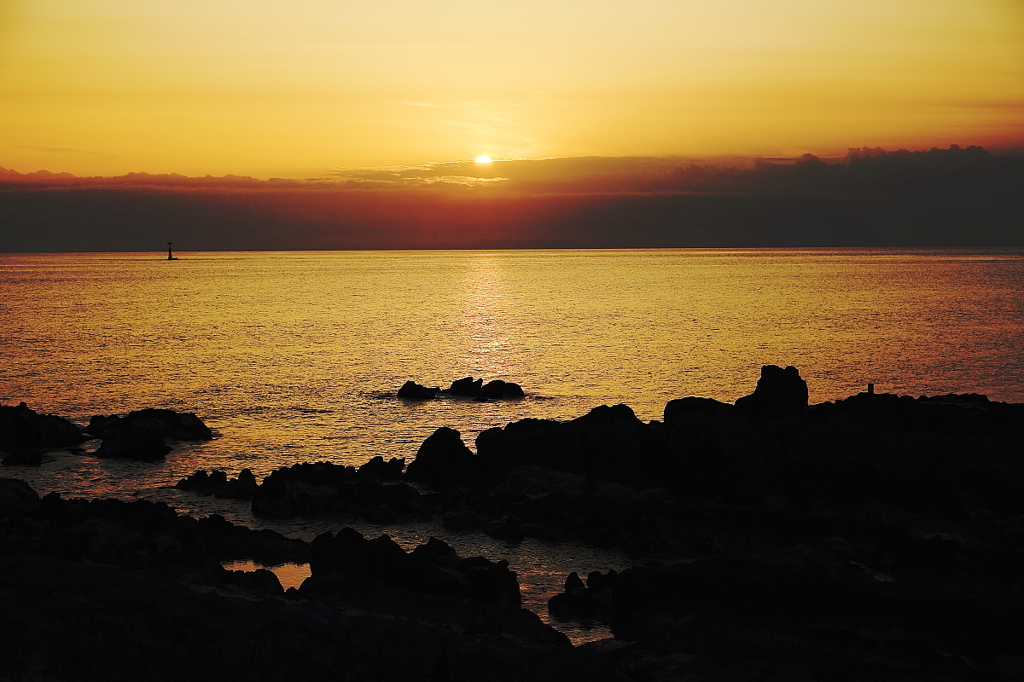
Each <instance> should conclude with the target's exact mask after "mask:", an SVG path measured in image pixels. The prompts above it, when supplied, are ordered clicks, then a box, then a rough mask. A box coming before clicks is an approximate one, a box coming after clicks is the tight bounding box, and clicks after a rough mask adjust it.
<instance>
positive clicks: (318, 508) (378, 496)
mask: <svg viewBox="0 0 1024 682" xmlns="http://www.w3.org/2000/svg"><path fill="white" fill-rule="evenodd" d="M376 460H377V458H375V459H374V460H370V462H367V463H366V464H364V465H363V466H362V467H359V468H358V469H356V468H355V467H347V466H340V465H337V464H332V463H330V462H317V463H314V464H310V463H303V464H296V465H294V466H291V467H288V468H282V469H277V470H276V471H274V472H272V473H271V474H270V475H269V476H267V477H266V478H264V479H263V482H262V483H260V485H259V487H258V488H257V489H256V491H255V492H254V494H253V498H252V513H253V514H255V515H256V516H265V517H271V518H291V517H295V516H322V515H324V514H352V515H354V516H359V517H360V518H363V519H365V520H368V521H371V522H376V523H392V522H396V521H399V520H401V519H409V520H411V519H413V518H424V517H429V516H430V515H431V514H432V513H433V510H432V509H428V508H425V507H424V506H423V505H421V504H420V502H421V496H420V494H419V493H418V492H417V491H416V489H415V488H412V487H411V486H409V485H407V484H405V483H400V482H398V483H391V482H387V483H385V482H386V481H390V480H392V479H393V477H395V475H396V474H397V473H398V472H401V470H402V465H403V464H404V460H401V459H392V460H390V461H389V462H384V461H383V459H381V460H380V461H379V462H378V461H376Z"/></svg>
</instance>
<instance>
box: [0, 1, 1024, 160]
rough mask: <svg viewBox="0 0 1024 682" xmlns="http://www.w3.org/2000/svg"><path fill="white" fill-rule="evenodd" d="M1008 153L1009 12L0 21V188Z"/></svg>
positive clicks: (40, 10)
mask: <svg viewBox="0 0 1024 682" xmlns="http://www.w3.org/2000/svg"><path fill="white" fill-rule="evenodd" d="M950 143H957V144H961V145H968V144H980V145H983V146H985V147H987V148H998V147H1000V146H1005V145H1014V146H1021V145H1024V3H1022V2H1021V1H1020V0H884V1H882V0H861V1H859V2H825V1H823V0H777V1H775V2H763V1H761V0H718V2H714V3H710V2H706V0H701V1H699V2H698V1H695V0H633V1H631V2H625V0H588V1H587V2H583V1H582V0H560V1H559V2H551V1H550V0H544V1H543V2H542V1H540V0H518V1H517V2H514V3H513V2H489V3H481V2H469V1H468V0H448V1H446V2H431V1H429V0H377V1H375V2H360V3H355V2H338V1H337V0H289V2H283V1H280V0H247V1H246V2H236V1H234V0H223V1H219V2H209V1H208V0H206V1H200V0H179V1H177V2H174V3H168V2H160V3H157V2H153V1H151V0H0V166H3V167H6V168H13V169H15V170H18V171H21V172H29V171H34V170H38V169H42V168H45V169H49V170H53V171H69V172H72V173H75V174H79V175H116V174H121V173H126V172H129V171H148V172H154V173H168V172H175V173H183V174H186V175H205V174H213V175H222V174H226V173H236V174H245V175H253V176H256V177H270V176H280V177H306V176H316V175H322V174H325V173H327V172H329V171H330V169H337V168H339V167H353V166H377V165H387V164H418V163H426V162H438V161H448V160H458V159H469V158H474V157H476V156H477V155H478V154H489V155H490V156H492V157H495V158H540V157H553V156H558V157H571V156H586V155H601V156H624V155H652V156H672V155H682V156H688V157H701V156H709V155H729V154H737V155H748V156H749V155H768V156H772V155H791V154H799V153H803V152H812V153H816V154H820V155H830V154H834V153H842V152H843V151H845V149H846V148H847V147H850V146H872V147H874V146H881V147H886V148H897V147H909V148H928V147H932V146H940V147H945V146H947V145H949V144H950Z"/></svg>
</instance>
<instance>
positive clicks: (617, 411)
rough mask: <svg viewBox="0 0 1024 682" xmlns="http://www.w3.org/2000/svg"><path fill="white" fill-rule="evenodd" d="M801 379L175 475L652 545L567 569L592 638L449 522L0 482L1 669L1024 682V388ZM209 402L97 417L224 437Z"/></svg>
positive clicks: (569, 597)
mask: <svg viewBox="0 0 1024 682" xmlns="http://www.w3.org/2000/svg"><path fill="white" fill-rule="evenodd" d="M807 396H808V392H807V386H806V384H805V383H804V381H803V379H802V378H801V377H800V375H799V372H798V371H797V370H796V369H795V368H791V367H788V368H779V367H774V366H766V367H764V368H763V369H762V373H761V377H760V379H759V381H758V383H757V387H756V389H755V390H754V392H753V393H751V394H750V395H749V396H747V397H745V398H741V399H739V400H737V401H736V403H735V404H728V403H722V402H719V401H715V400H711V399H707V398H696V397H690V398H682V399H680V400H674V401H672V402H670V403H669V404H668V405H667V406H666V408H665V412H664V416H663V419H662V420H659V421H653V422H649V423H644V422H642V421H640V420H639V419H637V418H636V416H635V415H634V414H633V412H632V410H630V408H628V407H627V406H625V405H616V406H611V407H608V406H601V407H598V408H595V409H594V410H592V411H591V412H589V413H588V414H586V415H583V416H581V417H579V418H577V419H574V420H571V421H567V422H555V421H550V420H537V419H527V420H523V421H520V422H513V423H510V424H508V425H506V426H505V427H503V428H500V429H490V430H487V431H484V432H482V433H481V434H480V435H479V436H478V437H477V439H476V442H475V452H474V451H473V450H470V449H469V448H468V447H467V446H466V444H465V443H464V442H463V441H462V439H461V436H460V434H459V433H458V432H457V431H454V430H452V429H446V428H442V429H438V430H437V431H436V432H435V433H434V434H433V435H431V436H430V437H429V438H427V439H426V441H424V443H423V444H422V445H421V446H420V448H419V450H418V452H417V453H416V456H415V458H414V459H413V460H412V461H410V462H408V464H406V462H405V461H404V460H402V459H393V460H390V461H384V460H383V459H381V458H375V459H374V460H371V461H369V462H367V463H366V464H364V465H363V466H361V467H358V468H356V467H344V466H338V465H334V464H331V463H329V462H320V463H307V464H302V465H296V466H292V467H288V468H283V469H278V470H277V471H275V472H273V473H271V474H270V475H269V476H267V477H265V478H264V479H263V480H262V482H257V480H256V478H255V477H254V476H253V475H252V473H251V472H249V471H248V470H243V471H242V472H239V474H238V475H237V477H230V476H228V475H227V473H226V472H206V471H202V472H196V474H194V475H192V476H190V477H188V478H186V479H182V480H181V481H180V482H179V484H178V487H179V488H181V489H183V490H187V491H191V492H192V493H194V494H203V495H217V496H220V497H229V498H234V499H247V500H251V505H252V513H253V514H254V515H256V516H259V517H264V518H303V517H324V516H328V517H332V518H337V519H339V525H340V524H341V522H343V520H344V519H345V518H358V519H363V520H367V521H371V522H374V523H383V524H401V523H404V522H411V521H417V520H426V519H435V520H437V519H440V520H441V521H442V522H443V523H444V525H445V526H446V527H448V528H450V529H456V530H465V531H475V532H482V533H487V534H489V535H491V536H493V537H496V538H499V539H501V540H503V541H505V542H509V543H516V542H519V541H521V540H522V539H523V538H525V537H536V538H543V539H546V540H551V541H574V542H585V543H588V544H592V545H596V546H601V547H610V548H616V549H620V550H624V551H627V552H630V553H632V554H633V555H635V556H645V557H656V558H657V560H656V561H652V562H649V563H647V564H646V565H642V566H637V567H635V568H632V569H628V570H624V571H621V572H615V571H606V569H605V567H602V566H595V567H593V570H592V571H590V572H589V575H587V576H585V577H581V576H579V575H576V574H571V575H568V576H566V581H565V589H564V592H563V593H562V594H559V595H557V596H555V597H554V598H553V599H552V600H551V602H550V604H549V608H550V610H551V613H552V614H554V615H556V616H558V617H559V618H565V619H576V620H580V621H597V622H603V623H606V624H608V625H609V626H610V627H611V629H612V632H613V633H614V634H615V638H614V639H609V640H602V641H600V642H595V643H592V644H587V645H583V646H579V647H575V648H574V647H571V646H569V644H568V640H566V639H565V637H564V636H563V635H561V634H560V633H558V632H557V631H555V630H553V629H551V628H549V627H548V626H546V625H544V624H543V623H541V622H540V620H539V619H538V618H537V617H536V616H535V615H534V614H532V613H530V612H528V611H525V610H523V609H521V608H520V599H519V586H518V582H517V581H516V574H515V569H516V567H515V566H509V565H508V564H506V563H505V562H494V561H491V560H490V559H488V558H485V557H460V556H458V554H457V553H456V552H455V550H454V549H453V548H451V547H449V546H448V545H446V544H445V543H443V542H440V541H438V540H435V539H432V540H431V541H429V542H427V543H425V544H423V545H422V546H420V547H417V548H416V549H414V550H411V551H409V552H406V551H405V550H403V549H402V548H401V547H399V546H398V545H397V544H395V543H394V542H393V541H392V540H391V539H390V538H388V537H387V536H382V537H379V538H376V539H366V538H364V537H362V536H361V535H359V534H358V533H357V532H356V531H353V530H351V529H343V530H341V531H338V532H337V533H336V534H335V533H325V534H323V535H321V536H319V537H317V538H316V539H315V540H314V541H313V542H311V543H305V542H302V541H299V540H289V539H287V538H284V537H283V536H281V535H279V534H277V533H273V532H272V531H252V530H249V529H248V528H245V527H243V526H238V525H233V524H230V523H228V522H227V521H225V520H224V519H222V518H220V517H216V516H214V517H209V518H207V519H201V520H196V519H191V518H189V517H186V516H180V515H177V514H176V513H175V512H174V511H173V510H171V509H169V508H167V507H166V506H164V505H159V504H153V503H149V502H133V503H122V502H116V501H113V500H94V501H84V500H64V499H61V498H60V497H58V496H56V495H47V496H45V497H43V498H41V499H40V498H39V497H38V495H36V494H35V492H34V491H32V490H31V488H29V487H28V486H26V485H25V484H23V483H21V482H20V481H17V480H15V479H0V600H2V603H4V604H5V613H6V614H7V615H6V616H5V618H4V619H3V620H4V622H5V629H4V632H3V634H2V636H0V661H4V663H0V680H3V679H11V680H16V679H22V678H26V676H29V675H35V676H36V677H37V678H41V679H119V678H121V677H124V678H127V677H132V678H133V679H147V680H148V679H154V680H156V679H172V678H173V679H186V678H187V679H214V678H217V679H243V678H245V679H251V678H255V679H270V678H271V677H289V678H291V677H297V676H298V675H304V676H306V677H308V678H310V679H346V680H347V679H352V680H363V679H367V680H369V679H384V680H391V679H395V680H397V679H431V680H479V679H497V680H504V679H508V680H513V679H556V678H557V679H569V680H573V679H588V680H638V681H639V680H677V679H678V680H704V679H723V680H744V679H774V680H807V679H820V680H825V679H828V680H889V679H891V680H896V679H899V680H925V679H929V680H931V679H948V680H1011V679H1020V678H1021V676H1024V655H1022V654H1021V653H1020V647H1019V640H1018V635H1017V631H1018V629H1019V624H1020V623H1022V622H1024V594H1022V589H1021V582H1022V580H1024V405H1016V404H1005V403H994V402H990V401H989V400H988V399H987V398H985V397H984V396H978V395H972V394H964V395H946V396H932V397H921V398H916V399H915V398H910V397H906V396H895V395H887V394H874V393H873V392H867V393H861V394H858V395H855V396H851V397H849V398H847V399H845V400H839V401H835V402H830V403H823V404H820V405H809V404H808V398H807ZM26 410H28V408H27V407H25V406H19V407H17V408H7V407H3V408H2V409H0V449H3V450H7V451H8V452H10V451H12V450H16V451H19V452H26V451H29V450H31V447H40V445H39V444H40V443H42V442H44V440H45V439H46V438H50V439H51V440H45V442H53V441H52V438H57V437H60V438H62V439H64V440H61V442H60V444H59V445H56V446H57V447H65V446H68V447H73V446H74V445H75V443H73V442H72V441H73V440H74V438H73V434H72V433H71V432H70V431H67V429H66V427H64V426H63V425H60V424H59V423H58V422H55V421H53V420H55V419H58V418H55V417H49V416H45V415H37V417H38V419H36V420H33V419H32V418H31V417H30V415H28V414H27V413H26ZM13 411H18V412H13ZM28 412H31V410H28ZM143 412H146V411H143ZM154 412H160V411H154ZM32 414H33V415H34V413H32ZM133 414H137V413H133ZM172 414H173V413H172ZM157 417H159V418H157ZM192 418H194V415H189V416H184V417H182V419H181V420H180V421H176V420H175V419H174V418H171V417H170V416H169V415H166V414H161V415H154V414H152V413H147V414H146V415H143V416H142V417H132V418H131V419H128V418H123V419H125V420H126V421H125V422H124V424H122V425H121V426H120V427H119V426H117V422H110V426H109V427H105V426H104V424H106V423H107V421H108V420H109V419H111V418H104V419H103V420H101V421H99V422H97V424H96V425H95V426H94V425H93V424H90V431H91V433H92V434H93V435H99V434H98V432H102V431H103V429H104V428H110V429H111V431H110V432H108V433H113V432H116V431H117V430H118V429H120V430H121V431H122V432H128V433H144V432H151V433H157V434H158V435H160V434H163V435H162V436H161V437H171V436H168V435H166V434H165V433H164V432H163V431H161V430H166V429H173V428H179V429H185V428H186V427H188V429H187V430H184V431H182V430H178V431H175V432H174V433H175V435H174V436H173V437H174V438H182V437H186V438H187V437H196V438H202V437H203V431H202V429H200V428H199V427H198V425H197V424H195V422H194V421H192ZM195 421H199V420H198V418H195ZM199 423H200V424H201V421H200V422H199ZM12 424H14V425H15V426H11V425H12ZM25 424H36V426H32V428H31V429H29V430H27V431H26V430H25V428H26V427H24V425H25ZM126 424H131V426H130V427H127V426H126ZM18 425H21V428H22V431H17V429H16V427H17V426H18ZM48 434H54V435H53V436H52V438H51V436H50V435H48ZM207 437H208V436H207ZM79 442H80V441H79ZM10 443H14V444H15V445H17V448H12V447H11V446H10V445H9V444H10ZM5 444H6V445H5ZM236 559H251V560H255V561H257V562H258V563H262V564H265V565H271V564H275V563H281V562H284V561H295V562H303V563H305V562H309V563H310V568H311V571H312V575H311V577H310V578H309V579H307V580H306V581H305V582H304V583H303V584H302V586H301V587H300V588H299V589H289V590H287V591H285V590H283V589H282V588H281V586H280V583H279V582H278V581H277V578H276V576H274V575H273V574H272V573H270V572H269V571H256V572H254V573H243V572H240V571H227V570H225V569H223V567H222V566H221V564H222V562H225V561H231V560H236ZM44 585H48V586H49V587H44ZM7 605H10V607H9V608H7ZM172 651H177V652H179V653H178V654H177V655H173V656H172V655H171V653H170V652H172ZM181 651H188V652H190V653H189V655H188V656H184V655H182V654H181V653H180V652H181ZM183 658H187V659H188V660H184V661H183V660H182V659H183ZM128 671H131V672H130V674H129V672H128Z"/></svg>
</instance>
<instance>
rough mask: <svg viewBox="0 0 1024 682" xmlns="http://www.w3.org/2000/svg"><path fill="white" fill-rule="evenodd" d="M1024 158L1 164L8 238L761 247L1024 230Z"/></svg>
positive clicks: (4, 236) (0, 198)
mask: <svg viewBox="0 0 1024 682" xmlns="http://www.w3.org/2000/svg"><path fill="white" fill-rule="evenodd" d="M1022 182H1024V160H1022V159H1018V158H1013V157H1001V156H998V155H993V154H989V153H988V152H985V151H984V150H982V149H981V148H978V147H966V148H960V147H956V146H952V147H950V148H948V149H932V150H929V151H919V152H911V151H907V150H896V151H886V150H883V149H878V148H866V147H861V148H855V149H851V150H850V151H849V153H848V154H847V155H846V157H844V158H842V159H819V158H818V157H815V156H812V155H809V154H808V155H803V156H794V157H785V158H782V157H778V158H773V159H765V158H762V159H758V160H756V162H754V163H747V164H742V165H741V164H732V163H725V164H723V163H708V162H706V161H701V160H697V159H681V158H667V159H666V158H642V157H633V158H603V157H588V158H551V159H532V160H531V159H506V160H499V161H496V162H494V163H492V164H476V163H473V162H471V161H462V162H444V163H432V164H422V165H417V166H387V167H377V168H348V169H341V168H339V169H332V170H331V171H330V172H329V173H328V174H326V175H325V176H324V177H320V178H311V179H307V180H282V179H273V178H272V179H269V180H260V179H256V178H250V177H243V176H223V177H209V176H208V177H203V178H192V177H186V176H181V175H173V174H170V175H151V174H147V173H129V174H127V175H124V176H117V177H110V178H101V177H93V178H79V177H75V176H72V175H70V174H67V173H61V174H55V173H49V172H45V171H41V172H36V173H26V174H21V173H17V172H14V171H6V170H4V169H2V168H0V215H2V216H3V220H0V248H2V249H4V250H7V251H44V252H45V251H69V250H70V251H75V250H87V251H102V250H111V251H132V250H153V249H156V248H157V247H159V246H161V245H163V244H164V242H166V241H167V239H168V238H173V239H174V241H175V243H176V244H181V245H182V247H181V248H183V249H192V250H232V249H236V250H260V249H361V248H379V249H389V248H470V247H474V246H476V247H481V248H484V247H486V248H506V247H508V248H512V247H525V246H530V247H534V248H539V247H542V246H549V247H555V246H568V245H574V246H579V247H600V248H638V247H651V248H654V247H758V246H896V245H915V246H929V245H931V246H935V245H969V244H976V245H1005V244H1024V198H1022V196H1021V194H1020V192H1019V188H1020V186H1021V184H1022Z"/></svg>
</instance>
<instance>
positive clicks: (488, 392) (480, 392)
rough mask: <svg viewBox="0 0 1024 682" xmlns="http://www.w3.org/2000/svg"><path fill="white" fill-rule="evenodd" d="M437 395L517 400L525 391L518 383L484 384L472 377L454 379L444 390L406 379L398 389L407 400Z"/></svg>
mask: <svg viewBox="0 0 1024 682" xmlns="http://www.w3.org/2000/svg"><path fill="white" fill-rule="evenodd" d="M438 395H448V396H456V397H460V398H473V399H475V400H517V399H519V398H523V397H525V396H526V393H524V392H523V388H522V387H521V386H520V385H519V384H516V383H513V382H511V381H503V380H501V379H494V380H492V381H488V382H487V383H486V384H484V380H483V379H474V378H473V377H464V378H462V379H456V380H455V381H453V382H452V383H451V385H450V386H449V387H448V388H447V389H444V390H441V389H440V388H439V387H437V386H435V387H433V388H428V387H426V386H421V385H420V384H417V383H416V382H415V381H407V382H405V383H404V384H403V385H402V387H401V388H400V389H398V397H399V398H406V399H409V400H430V399H432V398H436V397H437V396H438Z"/></svg>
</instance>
